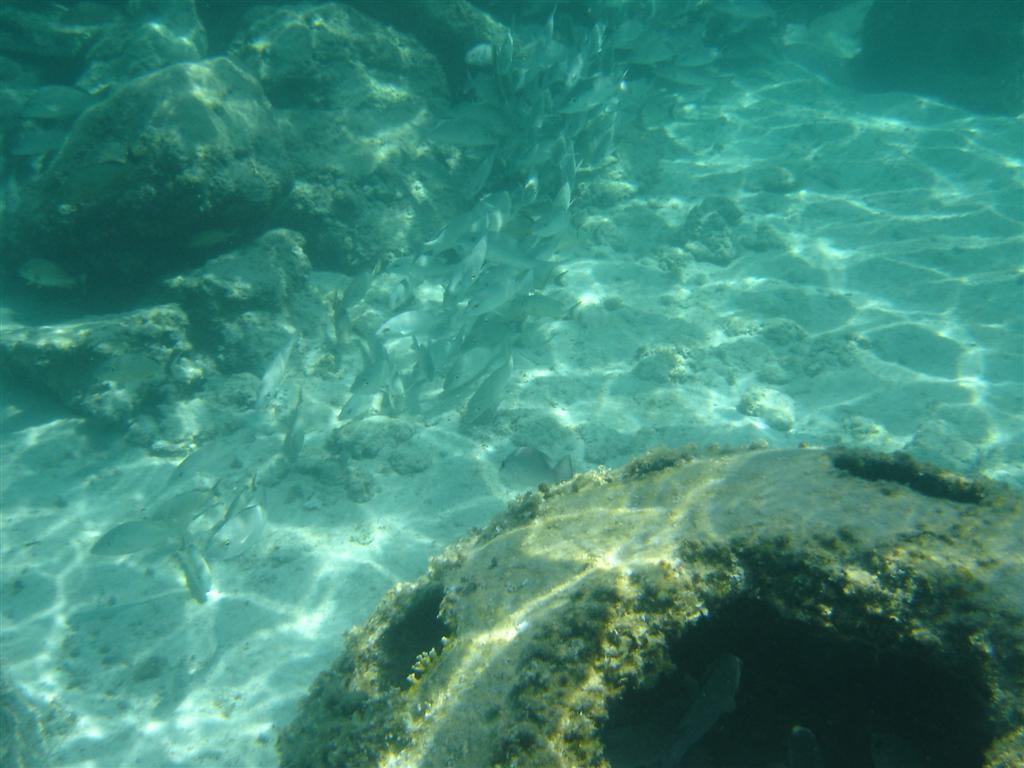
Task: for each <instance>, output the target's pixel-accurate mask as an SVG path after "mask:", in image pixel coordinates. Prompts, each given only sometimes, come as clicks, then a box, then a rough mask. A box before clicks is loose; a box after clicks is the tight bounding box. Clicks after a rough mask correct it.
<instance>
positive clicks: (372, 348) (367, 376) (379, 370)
mask: <svg viewBox="0 0 1024 768" xmlns="http://www.w3.org/2000/svg"><path fill="white" fill-rule="evenodd" d="M360 339H361V340H362V342H363V343H362V346H361V347H360V353H361V354H362V357H363V368H362V370H361V371H359V373H358V374H356V377H355V379H354V380H353V381H352V387H351V389H350V391H351V393H352V394H353V395H375V394H377V393H378V392H380V391H381V390H382V389H383V388H384V387H385V386H386V385H387V383H388V380H389V379H390V378H391V374H392V365H391V358H390V357H389V356H388V351H387V349H386V348H385V347H384V345H383V344H382V343H381V341H380V339H378V338H377V336H376V335H369V336H361V337H360Z"/></svg>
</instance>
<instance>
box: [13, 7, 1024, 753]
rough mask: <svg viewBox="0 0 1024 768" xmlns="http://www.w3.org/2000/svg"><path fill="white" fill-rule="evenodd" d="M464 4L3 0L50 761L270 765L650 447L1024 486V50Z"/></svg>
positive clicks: (17, 364) (21, 483) (19, 466)
mask: <svg viewBox="0 0 1024 768" xmlns="http://www.w3.org/2000/svg"><path fill="white" fill-rule="evenodd" d="M357 5H358V4H357ZM1004 5H1005V7H1007V8H1009V9H1011V12H1015V11H1014V9H1019V3H1016V4H1015V3H1007V4H1004ZM444 7H445V6H444V5H443V4H433V5H431V6H429V8H432V9H433V12H427V11H424V10H423V8H424V6H418V8H419V10H418V11H417V10H415V9H414V7H413V6H406V5H402V4H394V5H380V4H376V5H374V4H370V5H368V6H367V8H366V9H367V10H369V11H370V12H371V14H372V15H363V14H362V13H361V12H360V11H358V10H355V9H354V8H353V7H351V6H347V5H331V4H326V5H322V6H315V7H314V6H298V5H291V4H286V5H283V6H279V7H275V8H273V9H269V8H262V9H261V8H258V7H253V8H248V7H243V6H241V5H226V4H225V5H218V4H199V5H198V6H195V7H194V6H193V5H191V4H190V3H183V4H181V5H180V6H174V7H173V9H172V7H169V6H163V5H155V6H153V7H145V8H143V7H128V6H124V7H122V6H119V5H118V6H114V5H92V4H86V3H81V4H68V5H56V4H53V5H32V4H26V5H10V6H6V7H5V8H4V9H2V12H0V23H2V24H3V25H5V26H3V28H4V29H7V30H14V32H13V33H11V34H9V35H8V36H7V37H6V38H4V39H5V41H6V42H4V43H3V45H2V47H0V55H2V56H3V59H0V65H2V66H3V68H4V72H5V76H4V82H5V85H4V88H3V93H2V97H3V99H4V102H3V103H4V104H5V110H4V116H3V125H2V130H3V141H4V149H5V154H4V159H3V167H2V171H3V189H4V198H3V209H2V219H0V226H2V228H3V238H4V244H5V246H4V252H3V272H4V274H3V281H4V282H3V288H4V290H3V291H2V292H0V293H2V295H0V322H2V339H0V354H2V357H0V361H2V370H3V379H2V384H3V393H4V395H3V422H4V426H3V459H2V461H3V465H2V477H0V492H2V494H3V495H2V509H0V513H2V516H3V517H2V556H3V561H2V568H3V574H2V585H0V590H2V591H0V598H2V605H0V615H2V628H0V641H2V644H3V645H2V650H3V659H2V661H3V671H4V674H5V675H6V676H8V677H9V679H10V681H12V682H13V683H14V684H16V685H17V686H20V688H21V689H23V690H24V691H25V693H26V694H27V695H29V696H30V697H31V699H32V701H33V702H34V706H37V707H39V708H40V711H41V713H42V716H43V717H44V719H45V722H46V728H45V729H44V730H45V731H46V733H45V734H44V735H42V736H40V737H39V741H40V742H44V743H43V744H40V745H33V744H31V743H30V744H28V745H27V746H26V747H25V750H26V754H28V755H29V758H27V759H28V760H29V764H33V762H32V761H33V760H35V761H36V762H35V763H34V764H47V763H48V764H53V765H59V766H100V767H101V768H102V767H106V766H143V767H145V768H150V767H152V766H171V765H189V766H199V765H211V766H229V765H237V766H246V767H248V766H264V765H274V764H276V760H277V758H276V755H275V752H274V746H273V745H274V738H275V728H277V727H279V726H281V725H283V724H284V723H286V722H288V721H289V720H290V719H291V717H292V716H293V715H294V713H295V708H296V705H297V701H298V699H299V697H300V696H301V695H302V694H303V693H304V691H305V690H306V688H307V687H308V685H309V683H310V681H311V680H312V678H313V677H314V676H315V675H316V673H317V672H318V671H320V670H321V669H323V668H325V667H326V666H327V665H328V664H329V662H330V660H331V659H333V658H334V657H335V656H336V655H337V654H338V652H339V650H340V648H341V645H342V640H341V636H342V633H343V632H344V631H345V630H346V629H348V628H350V627H351V626H353V625H354V624H357V623H358V622H359V621H361V620H362V619H364V618H365V617H366V616H367V615H368V613H369V612H370V611H371V610H372V609H373V607H374V606H375V605H376V603H377V601H378V599H379V598H380V596H381V594H382V593H383V592H384V591H385V590H387V589H388V588H389V587H390V586H392V585H393V584H394V583H395V582H396V581H399V580H403V579H411V578H415V577H416V576H417V575H419V574H420V573H421V572H422V570H423V568H424V567H425V565H426V563H427V560H428V558H429V557H430V556H431V555H433V554H436V553H438V552H439V551H440V550H441V549H442V548H443V547H444V546H446V545H447V544H449V543H451V542H452V541H454V540H456V539H457V538H458V537H459V536H461V535H462V534H463V533H465V532H466V531H467V530H468V529H469V528H471V527H473V526H478V525H482V524H484V523H486V521H487V520H488V519H490V517H491V516H492V515H493V514H495V513H496V512H497V511H498V510H500V509H502V508H503V506H504V505H505V503H506V502H507V501H508V500H509V499H510V498H512V497H513V496H514V495H515V494H516V493H519V492H521V491H523V490H525V489H526V488H528V487H530V486H531V485H535V484H536V483H538V482H551V481H555V480H557V479H561V477H563V476H564V475H565V474H566V473H568V472H570V471H572V470H575V471H580V470H585V469H592V468H595V467H598V466H601V465H604V466H618V465H620V464H622V463H624V462H625V461H627V460H628V459H629V458H631V457H633V456H636V455H637V454H639V453H641V452H643V451H645V450H647V449H649V448H652V447H656V446H659V445H669V446H679V445H682V444H685V443H695V444H710V443H714V444H718V445H724V446H742V445H746V444H750V443H757V444H763V445H768V446H773V447H794V446H797V445H800V444H802V443H807V444H811V445H832V444H837V443H838V444H844V445H847V446H852V447H863V448H871V449H876V450H881V451H908V452H910V453H912V454H913V455H914V456H915V457H917V458H918V459H920V460H923V461H927V462H932V463H934V464H937V465H939V466H940V467H943V468H946V469H950V470H952V471H956V472H961V473H965V474H981V475H985V476H988V477H990V478H993V479H996V480H1000V481H1004V482H1007V483H1009V484H1010V485H1011V486H1012V487H1014V488H1015V489H1020V488H1021V487H1022V485H1024V309H1022V308H1024V301H1022V300H1024V229H1022V226H1024V187H1022V178H1021V166H1022V162H1024V133H1022V130H1024V128H1022V123H1021V117H1020V112H1021V110H1020V108H1019V107H1020V104H1019V102H1013V101H1012V99H1011V100H1010V101H1009V102H1007V101H1006V100H1005V99H1000V98H995V89H996V87H997V86H998V85H999V83H1001V82H1002V81H1001V80H999V79H998V78H996V79H994V80H991V79H990V80H986V79H984V78H983V77H982V76H981V75H978V74H977V73H975V72H973V71H972V70H971V69H970V68H969V67H967V66H966V65H965V67H964V68H963V69H962V70H960V71H959V72H958V73H953V74H957V75H958V76H957V77H953V76H952V75H950V77H949V78H947V80H946V81H943V79H942V77H941V75H942V72H941V71H939V72H937V71H936V70H935V69H934V68H931V69H928V72H929V76H928V77H926V78H922V77H919V76H916V75H915V71H914V70H915V67H917V66H918V65H917V64H913V65H912V63H909V62H907V61H903V60H899V59H897V60H894V61H891V62H889V63H888V64H887V65H881V64H879V63H878V61H879V60H878V58H877V57H876V58H874V59H868V58H866V57H865V56H864V55H863V50H864V47H865V40H864V38H863V37H862V30H864V29H865V24H866V23H869V22H865V18H866V17H867V18H869V19H870V16H868V14H869V13H870V12H871V4H870V3H846V4H839V5H837V6H836V7H835V9H834V10H833V11H831V12H830V13H827V14H822V13H819V12H818V9H817V8H815V7H813V6H811V5H810V4H806V5H805V4H800V3H759V2H721V3H715V2H711V3H699V2H694V3H683V2H680V3H661V2H659V3H655V2H651V3H630V4H626V3H607V4H600V3H594V4H589V5H586V4H565V5H562V6H560V7H559V8H558V9H557V10H556V11H555V12H554V13H552V6H551V5H550V4H548V3H530V4H522V5H519V4H517V5H516V9H517V10H516V11H515V12H513V11H511V10H510V7H509V6H505V5H502V4H497V3H495V4H491V5H490V6H484V5H483V4H481V8H483V9H484V10H490V11H491V12H492V13H493V14H494V16H493V17H489V20H481V19H483V17H477V23H478V24H479V25H480V26H478V27H477V28H476V29H471V30H469V31H466V29H464V28H463V29H454V30H453V29H452V28H451V27H445V25H444V23H443V20H444V14H443V12H439V11H438V10H437V9H438V8H441V9H443V8H444ZM479 12H480V13H483V11H482V10H481V11H479ZM439 18H440V19H441V20H440V21H439V20H438V19H439ZM485 22H486V23H485ZM946 23H953V22H952V21H947V22H946ZM391 25H394V26H391ZM1009 28H1010V29H1012V28H1013V27H1012V24H1011V25H1009ZM888 29H895V25H894V24H893V23H892V22H891V20H890V26H889V27H888ZM399 30H402V31H399ZM481 30H487V31H488V34H487V35H482V34H477V32H478V31H481ZM29 32H32V33H33V34H32V35H29ZM979 34H980V33H979ZM1014 39H1015V38H1014ZM995 40H996V42H999V41H1001V40H1002V37H999V36H998V35H997V36H996V38H995ZM972 41H973V42H974V44H975V45H976V46H977V47H976V48H975V49H973V50H974V52H975V53H976V58H980V59H984V61H985V66H984V67H979V69H980V70H982V71H983V72H988V73H991V72H999V71H1000V70H999V67H1000V66H1004V64H1002V63H1001V62H1002V61H1003V60H1001V59H998V58H997V54H998V53H999V51H1000V48H999V45H996V43H993V42H992V41H991V40H987V39H986V38H984V37H981V38H978V37H975V38H972ZM889 44H891V41H889ZM926 53H927V52H926V51H923V52H922V53H921V54H920V56H924V55H925V54H926ZM467 57H468V58H467ZM990 59H991V60H990ZM973 60H975V59H974V58H972V55H971V53H970V52H969V53H968V54H967V55H966V61H968V62H970V61H973ZM1015 61H1016V71H1017V72H1019V71H1020V59H1019V58H1018V59H1016V60H1015ZM901 67H902V69H900V68H901ZM887 70H889V71H890V72H891V73H892V75H893V77H892V79H891V80H888V81H887V80H886V78H885V74H886V71H887ZM1012 71H1013V69H1012V66H1011V72H1012ZM947 74H948V73H947ZM971 77H974V78H975V79H974V80H971ZM950 80H951V81H952V85H949V81H950ZM887 83H888V84H889V85H890V86H891V87H886V85H887ZM982 92H984V93H986V94H992V95H993V98H991V99H987V98H975V97H973V96H972V94H974V96H977V94H979V93H982ZM1007 103H1009V104H1010V106H1009V107H1008V106H1007ZM1014 104H1016V107H1017V108H1016V109H1014V108H1013V105H1014ZM119 526H127V527H120V528H119ZM101 540H102V541H103V543H102V544H99V545H98V544H97V542H99V541H101ZM94 548H95V550H94ZM43 753H45V754H46V756H47V757H46V758H45V760H44V758H42V757H38V756H39V755H40V754H43ZM33 756H35V757H33Z"/></svg>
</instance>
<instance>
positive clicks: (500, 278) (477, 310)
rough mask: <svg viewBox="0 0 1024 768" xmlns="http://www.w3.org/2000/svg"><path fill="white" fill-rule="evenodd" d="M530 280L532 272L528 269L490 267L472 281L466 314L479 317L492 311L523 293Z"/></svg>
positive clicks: (531, 279) (531, 280)
mask: <svg viewBox="0 0 1024 768" xmlns="http://www.w3.org/2000/svg"><path fill="white" fill-rule="evenodd" d="M532 282H533V272H531V271H530V270H524V271H519V270H517V269H515V268H514V267H491V268H489V269H488V270H487V271H486V272H484V273H483V274H482V275H481V276H480V277H479V278H477V280H476V282H474V283H473V286H472V291H471V293H472V295H471V296H470V299H469V304H468V305H467V307H466V315H467V316H468V317H479V316H480V315H483V314H486V313H487V312H493V311H495V310H496V309H498V308H500V307H502V306H504V305H505V304H507V303H508V302H510V301H512V300H513V299H514V298H515V297H516V296H519V295H521V294H523V293H525V292H526V291H527V289H528V288H529V286H530V284H531V283H532Z"/></svg>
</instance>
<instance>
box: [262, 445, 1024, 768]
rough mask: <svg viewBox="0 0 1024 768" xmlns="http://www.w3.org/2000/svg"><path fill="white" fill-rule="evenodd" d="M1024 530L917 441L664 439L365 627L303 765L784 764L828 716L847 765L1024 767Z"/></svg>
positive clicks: (288, 742)
mask: <svg viewBox="0 0 1024 768" xmlns="http://www.w3.org/2000/svg"><path fill="white" fill-rule="evenodd" d="M1022 521H1024V518H1022V514H1021V506H1020V500H1019V499H1018V498H1017V497H1016V496H1015V495H1014V494H1012V493H1011V492H1010V491H1009V490H1008V489H1007V488H1005V487H1003V486H1000V485H997V484H992V483H989V482H988V481H972V480H969V479H966V478H961V477H958V476H954V475H951V474H948V473H942V472H938V471H936V470H933V469H931V468H929V467H927V466H924V465H920V464H918V463H916V462H915V461H913V460H912V459H910V458H909V457H907V456H905V455H900V454H897V455H883V454H870V453H852V452H848V451H842V450H818V449H804V450H751V451H743V452H721V453H720V452H698V451H688V450H683V451H668V450H663V451H658V452H655V453H651V454H648V455H646V456H644V457H641V458H639V459H637V460H636V461H634V462H632V463H630V464H628V465H626V466H625V467H623V468H621V469H620V470H617V471H607V470H600V471H593V472H588V473H585V474H582V475H578V476H576V477H575V478H574V479H572V480H570V481H567V482H565V483H562V484H561V485H558V486H555V487H545V486H542V487H541V488H540V490H539V491H538V492H535V493H531V494H528V495H525V496H522V497H520V498H519V499H517V500H516V501H515V502H514V503H512V504H511V505H510V506H509V508H508V510H507V511H506V512H505V513H504V514H503V515H501V516H499V517H498V518H497V519H495V520H494V521H493V522H492V523H491V524H490V525H489V526H488V527H487V528H486V529H484V530H479V531H475V532H473V533H471V534H470V535H468V536H467V537H465V538H464V539H463V540H462V541H460V542H458V543H456V544H454V545H452V546H451V547H449V548H448V549H447V550H446V551H445V552H444V553H443V554H442V555H440V556H439V557H437V558H435V559H434V560H433V561H432V562H431V564H430V566H429V568H428V570H427V573H426V574H424V575H423V576H422V577H421V578H420V579H419V580H418V581H416V582H414V583H411V584H400V585H398V586H396V587H395V588H394V589H393V590H392V591H391V592H390V593H389V594H388V595H387V596H386V597H385V599H384V600H383V601H382V603H381V604H380V606H379V607H378V609H377V610H376V612H375V613H374V614H373V615H372V616H371V617H370V618H369V620H368V621H366V622H365V623H364V624H363V625H362V626H360V627H357V628H355V629H354V630H353V631H352V632H351V633H350V634H349V636H348V639H347V643H346V648H345V651H344V653H343V654H342V655H341V657H340V658H339V659H338V660H337V661H336V662H335V663H334V665H333V666H332V667H331V668H330V669H329V670H328V671H326V672H324V673H323V674H321V675H320V677H319V678H318V679H317V681H316V682H315V683H314V685H313V687H312V689H311V692H310V694H309V696H308V697H307V699H306V700H305V701H304V703H303V705H302V707H301V711H300V714H299V716H298V717H297V718H296V719H295V721H294V722H293V723H292V724H291V725H290V726H289V727H288V728H287V729H285V730H284V731H283V732H282V734H281V736H280V739H279V743H278V747H279V751H280V754H281V758H282V764H283V765H284V766H288V768H300V767H301V768H307V767H308V768H312V767H313V766H318V767H319V766H347V767H348V768H355V767H356V766H380V765H410V766H411V765H416V766H422V768H440V767H441V766H450V765H460V766H461V765H465V766H468V765H473V766H513V765H515V766H520V767H522V766H538V767H540V766H544V768H553V767H555V766H566V767H568V766H595V767H597V766H601V767H602V768H607V767H611V768H625V767H626V766H630V767H631V768H641V767H642V766H662V765H665V764H666V762H665V761H666V760H668V761H669V762H668V763H667V764H670V765H674V764H675V762H673V761H674V760H675V757H676V756H678V755H680V753H681V752H682V751H683V750H684V749H685V750H686V751H687V752H689V750H690V749H691V747H692V750H693V756H694V757H697V756H699V758H700V760H701V762H700V763H699V764H700V765H714V766H724V765H764V766H772V765H776V766H778V765H786V764H787V762H786V761H787V737H788V736H789V734H790V732H791V730H793V731H794V732H796V733H798V734H799V735H800V736H802V737H808V734H807V731H808V730H809V731H810V732H812V733H813V735H814V736H813V737H808V738H816V739H817V744H818V748H819V749H820V753H821V760H822V763H823V764H824V765H826V766H829V768H836V767H837V766H863V765H871V764H876V765H877V764H879V763H880V761H883V760H886V759H893V758H894V757H897V756H899V755H903V756H905V757H907V759H911V760H922V761H924V762H922V763H920V764H922V765H923V764H927V765H935V766H979V767H980V766H985V767H986V768H996V767H997V766H1010V765H1020V764H1021V760H1022V758H1024V738H1022V730H1021V726H1022V723H1024V719H1022V708H1021V699H1020V696H1019V693H1020V680H1021V671H1022V669H1024V644H1022V637H1024V608H1022V606H1021V603H1020V599H1019V595H1020V594H1021V590H1022V583H1024V563H1022V557H1021V551H1022V550H1021V542H1022V535H1024V526H1022ZM723 658H724V659H727V660H731V661H732V662H733V665H732V667H733V669H734V670H735V672H734V676H735V674H738V673H739V667H740V663H739V662H741V663H742V673H741V675H740V677H739V680H738V687H737V685H736V682H737V681H736V680H735V679H733V680H732V681H731V683H730V684H729V686H728V688H729V690H728V691H726V694H728V695H729V696H731V695H732V694H735V703H734V704H733V702H731V701H729V702H727V703H726V702H721V701H719V702H714V701H709V700H708V699H709V694H708V691H709V690H711V689H713V688H715V687H716V686H718V687H721V686H720V685H719V683H718V682H717V681H716V679H715V678H714V675H715V674H716V673H715V672H714V671H713V670H714V669H715V668H716V667H721V666H722V664H721V659H723ZM737 659H738V660H739V661H737ZM709 675H710V676H711V679H710V680H709ZM702 678H703V680H704V682H703V683H699V682H698V681H699V680H700V679H702ZM726 704H727V705H726ZM709 711H710V715H709ZM719 715H720V716H719ZM695 723H700V725H701V728H700V730H698V732H697V733H694V732H693V731H694V727H695V725H694V724H695ZM701 731H703V732H701ZM687 742H692V744H690V743H687ZM889 764H891V763H889Z"/></svg>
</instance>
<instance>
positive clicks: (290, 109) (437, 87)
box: [231, 4, 456, 272]
mask: <svg viewBox="0 0 1024 768" xmlns="http://www.w3.org/2000/svg"><path fill="white" fill-rule="evenodd" d="M408 7H410V8H411V6H408ZM231 56H232V58H233V59H234V60H236V61H238V62H239V63H240V65H241V66H243V67H245V68H246V69H247V70H248V71H249V72H250V73H251V74H252V75H253V76H254V77H256V78H257V79H258V80H259V82H260V84H261V85H262V87H263V90H264V91H265V92H266V94H267V96H268V98H269V99H270V102H271V103H272V104H273V106H274V115H275V118H276V119H277V121H278V126H279V129H280V131H281V134H282V136H283V137H284V139H285V141H284V143H285V148H286V151H287V153H288V157H289V161H290V162H291V164H292V166H293V168H294V169H295V177H296V183H295V185H294V187H293V190H292V192H291V194H290V195H289V197H288V199H287V200H286V201H285V203H284V205H283V206H282V207H281V210H280V211H279V213H278V215H277V216H276V217H275V219H274V224H275V225H276V226H282V227H287V228H289V229H294V230H298V231H300V232H302V233H303V234H304V235H305V236H306V249H307V252H308V254H309V256H310V259H311V260H312V263H313V265H314V266H315V267H316V268H318V269H328V270H342V271H347V272H355V271H358V270H361V269H367V268H371V267H373V266H374V265H376V264H377V263H378V262H380V261H387V260H390V259H393V258H396V257H398V256H400V255H404V254H407V253H408V252H410V251H411V250H413V249H416V248H419V247H420V245H421V244H422V243H423V242H424V241H425V240H428V239H430V238H431V237H433V236H434V235H436V234H437V230H438V229H439V228H440V226H441V224H442V223H443V222H444V221H447V220H448V218H450V217H451V216H453V215H454V213H455V212H456V209H455V207H454V204H453V201H452V198H453V197H455V196H454V195H453V193H452V192H451V190H450V179H449V171H448V168H447V166H446V164H445V163H446V158H443V157H440V156H439V155H434V153H432V152H431V151H430V149H429V147H428V146H426V144H425V142H424V140H423V135H424V132H425V129H426V128H428V127H430V126H431V125H432V124H433V122H434V118H435V116H436V115H437V114H438V113H439V112H440V111H442V110H443V109H445V108H446V107H447V105H448V90H447V85H446V83H445V77H444V73H443V72H442V70H441V67H440V66H439V65H438V62H437V60H436V59H435V58H434V57H433V56H432V55H431V54H430V53H429V52H428V51H427V50H426V48H424V46H423V45H422V44H421V43H420V42H419V41H417V40H416V39H414V38H412V37H410V36H408V35H406V34H403V33H402V32H399V31H397V30H396V29H394V28H392V27H389V26H387V25H385V24H381V23H380V22H378V21H376V20H374V19H371V18H368V17H367V16H364V15H363V14H362V13H360V12H359V11H356V10H353V9H352V8H349V7H346V6H345V5H340V4H323V5H304V6H282V7H276V6H266V7H261V8H258V9H255V10H254V11H253V13H252V14H251V16H250V19H249V23H248V26H247V27H246V29H245V31H244V32H243V33H241V34H240V35H239V36H238V37H237V38H236V40H235V42H234V44H233V45H232V48H231Z"/></svg>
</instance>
